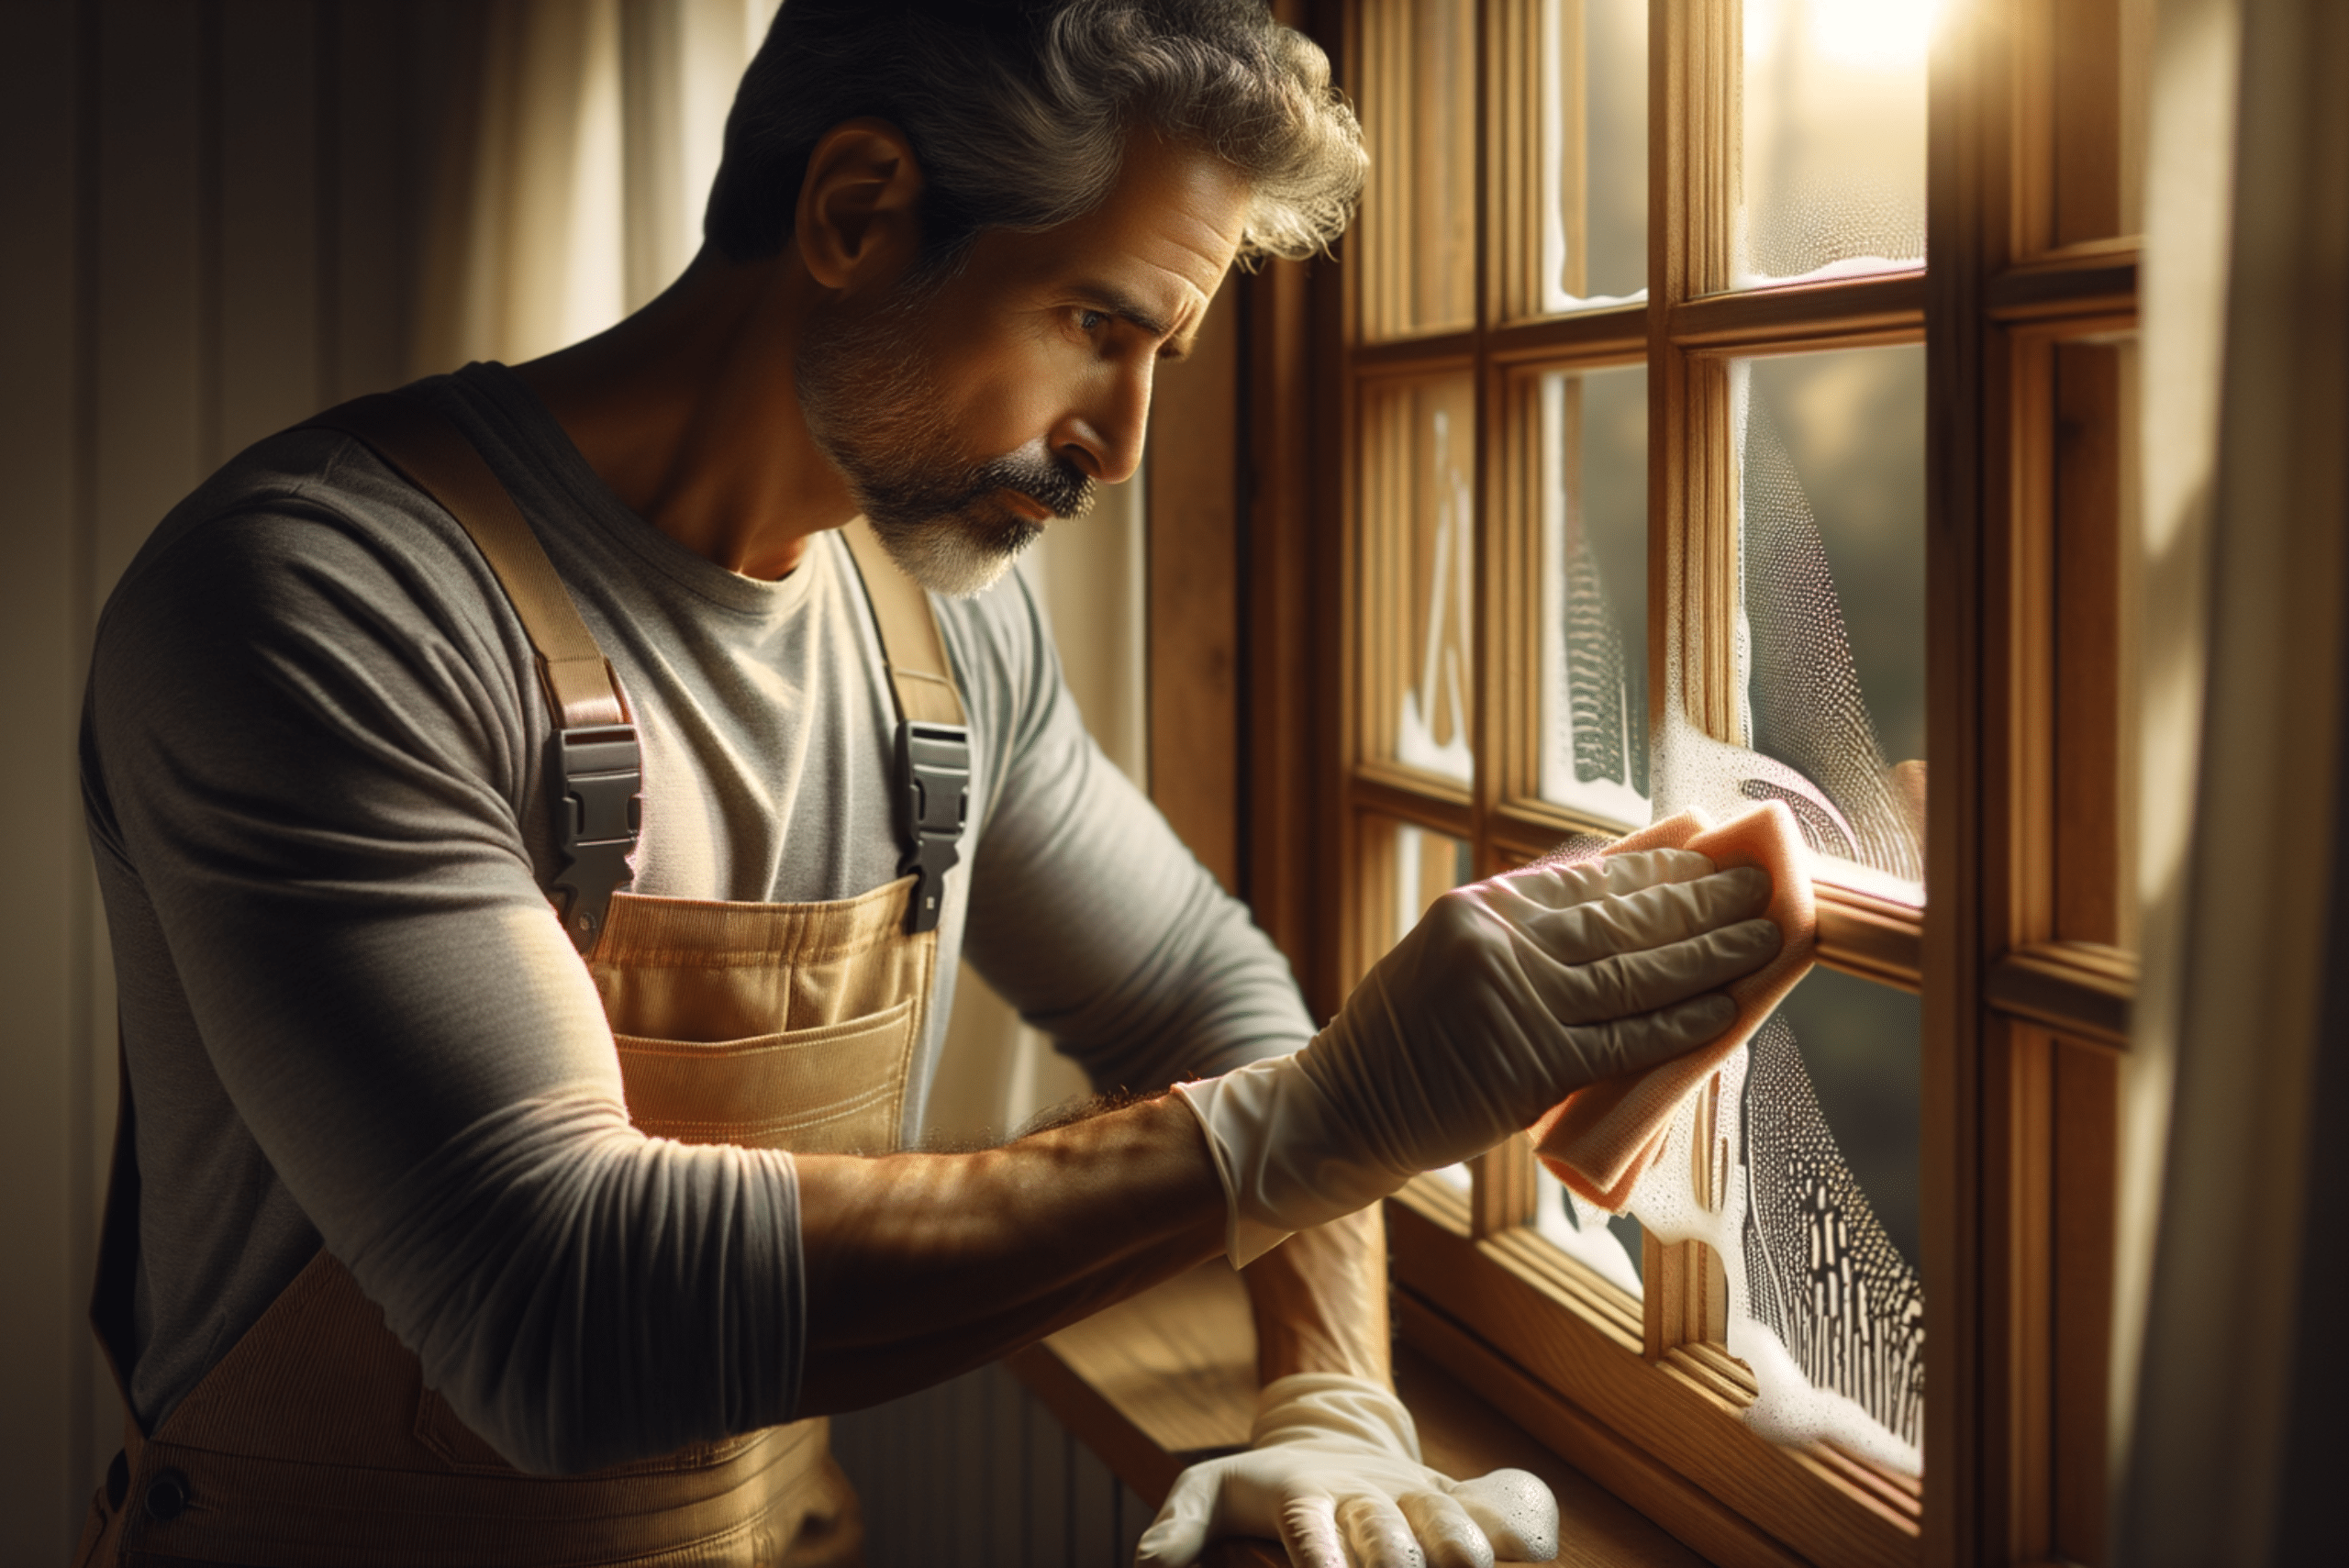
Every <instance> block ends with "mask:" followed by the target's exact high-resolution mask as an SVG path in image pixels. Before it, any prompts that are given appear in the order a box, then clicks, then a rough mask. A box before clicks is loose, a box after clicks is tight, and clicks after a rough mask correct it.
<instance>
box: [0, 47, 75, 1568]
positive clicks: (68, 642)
mask: <svg viewBox="0 0 2349 1568" xmlns="http://www.w3.org/2000/svg"><path fill="white" fill-rule="evenodd" d="M79 20H80V18H79V17H77V14H76V11H75V8H74V7H73V6H71V5H68V4H64V3H61V0H51V3H43V4H37V5H25V6H16V7H13V8H11V9H10V10H9V11H8V12H7V14H6V17H5V19H0V147H6V149H7V150H8V151H7V155H6V158H5V159H0V301H4V302H5V303H0V364H6V366H7V367H8V369H7V374H6V376H5V377H0V480H5V484H0V542H5V544H6V551H7V554H6V573H5V575H0V667H5V668H6V670H7V672H8V682H9V691H10V694H11V696H12V707H13V711H14V715H15V718H16V722H15V724H14V725H13V726H12V729H13V731H14V733H15V736H16V739H17V745H18V746H19V748H20V751H19V752H18V754H17V758H16V760H15V762H13V763H12V765H11V766H9V767H8V768H6V769H5V770H0V819H5V820H6V822H8V823H9V824H10V825H11V831H10V835H9V845H10V849H9V881H10V884H11V889H12V897H11V899H10V908H11V910H12V914H11V916H10V917H9V918H8V919H7V922H6V926H5V928H0V935H5V939H6V940H0V993H5V995H6V996H7V997H8V998H9V1005H8V1007H7V1009H6V1012H5V1014H0V1061H5V1062H6V1064H7V1084H8V1092H7V1093H6V1095H0V1214H5V1216H6V1226H5V1229H6V1235H7V1237H8V1244H9V1263H8V1267H7V1269H6V1271H0V1412H6V1417H5V1419H0V1559H5V1560H6V1561H8V1562H61V1561H62V1560H63V1558H64V1554H65V1551H66V1549H67V1548H68V1546H69V1545H70V1544H71V1541H72V1537H71V1536H70V1535H68V1534H67V1533H66V1532H67V1530H68V1529H69V1528H71V1527H72V1525H74V1524H76V1523H78V1522H79V1519H78V1508H79V1506H80V1505H81V1504H83V1501H84V1500H85V1499H86V1497H87V1496H88V1488H89V1487H90V1485H92V1484H93V1482H94V1476H93V1474H92V1473H90V1472H88V1471H87V1469H86V1468H85V1466H84V1463H83V1452H84V1451H85V1450H86V1449H87V1447H88V1446H89V1444H90V1437H89V1415H88V1407H89V1405H90V1403H91V1402H90V1401H89V1399H88V1398H87V1396H86V1393H85V1390H86V1388H87V1385H88V1383H89V1379H90V1373H91V1362H92V1360H93V1358H92V1357H91V1356H90V1355H89V1354H88V1352H87V1350H86V1348H84V1347H85V1346H86V1341H87V1340H88V1335H87V1333H86V1331H85V1330H83V1327H82V1324H83V1316H82V1314H83V1303H84V1299H85V1290H86V1281H87V1279H88V1277H89V1274H88V1268H89V1251H90V1250H89V1242H88V1237H89V1235H90V1233H91V1229H92V1224H93V1210H92V1207H91V1203H90V1193H89V1184H88V1179H87V1174H86V1172H87V1168H88V1166H89V1164H90V1158H89V1149H88V1129H89V1116H88V1102H89V1095H90V1084H89V1082H88V1078H87V1073H86V1062H84V1060H83V1053H82V1052H80V1051H77V1050H75V1046H76V1045H77V1043H78V1042H80V1041H81V1040H83V1038H84V1037H85V1035H86V1032H87V1018H86V1014H87V1008H88V1006H89V1001H90V988H89V984H88V976H87V973H86V963H87V959H88V953H89V945H88V944H89V936H90V930H91V927H92V923H93V922H92V919H91V911H90V908H89V903H88V879H87V872H86V870H85V860H84V855H83V850H82V847H81V842H80V839H79V829H78V822H79V817H80V811H81V800H80V795H79V792H78V791H77V789H76V788H75V784H74V767H73V732H74V723H75V720H76V718H77V717H78V710H79V707H80V703H79V696H80V693H79V690H78V686H79V681H78V677H79V674H80V669H81V658H80V654H79V650H80V648H81V646H82V642H83V638H84V637H85V635H86V629H85V628H86V626H87V617H86V613H85V610H86V606H87V604H88V602H89V589H88V586H87V584H86V581H85V572H86V555H85V550H84V548H83V547H84V543H85V541H86V539H87V538H88V529H87V519H86V517H85V516H84V515H83V502H84V499H85V496H86V493H87V485H86V476H85V474H84V473H83V465H84V458H85V455H86V454H85V452H84V450H83V446H82V443H81V442H80V441H79V440H78V439H77V435H78V432H79V430H80V428H81V427H82V425H83V415H84V412H85V409H84V406H83V401H82V399H81V398H80V397H79V395H78V393H79V391H80V388H81V386H82V384H83V381H84V379H85V378H84V377H83V375H81V374H80V373H78V366H79V361H80V360H81V358H82V356H83V350H84V349H85V347H86V344H87V336H86V334H85V333H84V332H83V330H82V328H83V319H82V317H81V316H80V315H79V314H78V313H77V311H76V310H75V308H74V306H75V303H76V300H77V299H78V297H79V295H80V293H81V282H82V280H81V277H80V275H79V267H80V261H81V254H80V253H81V250H82V249H83V248H82V246H81V245H80V243H79V235H78V232H77V231H78V227H79V225H78V216H79V215H78V207H79V206H80V203H79V187H80V186H81V185H82V184H83V183H84V181H83V173H84V170H83V162H82V154H83V149H82V147H81V145H80V136H79V130H80V126H79V121H80V118H81V105H80V103H79V102H78V101H77V88H78V86H79V77H78V74H77V72H76V70H75V65H76V61H77V50H76V47H75V33H76V27H77V22H78V21H79Z"/></svg>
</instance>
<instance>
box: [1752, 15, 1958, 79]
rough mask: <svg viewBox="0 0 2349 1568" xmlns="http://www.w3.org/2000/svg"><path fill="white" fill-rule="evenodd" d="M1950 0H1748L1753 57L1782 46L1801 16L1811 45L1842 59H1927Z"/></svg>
mask: <svg viewBox="0 0 2349 1568" xmlns="http://www.w3.org/2000/svg"><path fill="white" fill-rule="evenodd" d="M1943 3H1944V0H1745V53H1746V58H1747V60H1748V61H1755V60H1759V59H1764V58H1766V57H1768V56H1769V55H1771V54H1773V53H1775V52H1776V50H1777V49H1778V47H1779V45H1780V44H1781V43H1782V42H1791V41H1792V40H1791V39H1787V38H1786V36H1785V35H1786V32H1787V23H1789V22H1795V21H1799V23H1800V24H1801V27H1802V30H1803V32H1804V33H1805V34H1806V35H1808V36H1807V37H1805V38H1804V39H1803V40H1802V45H1801V47H1803V48H1804V50H1805V51H1806V52H1808V53H1811V54H1813V55H1816V56H1817V57H1818V58H1820V59H1822V60H1831V61H1834V62H1835V63H1836V64H1838V65H1847V66H1854V67H1857V68H1859V69H1861V70H1873V71H1892V70H1899V69H1902V68H1904V67H1905V68H1914V67H1916V66H1918V65H1921V64H1922V63H1924V59H1925V49H1926V46H1927V45H1928V44H1929V43H1931V42H1932V36H1933V24H1934V22H1935V21H1936V20H1937V19H1938V17H1939V16H1940V13H1941V10H1942V7H1943Z"/></svg>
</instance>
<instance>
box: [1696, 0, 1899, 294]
mask: <svg viewBox="0 0 2349 1568" xmlns="http://www.w3.org/2000/svg"><path fill="white" fill-rule="evenodd" d="M1744 8H1745V53H1744V74H1743V77H1742V82H1741V92H1740V107H1741V141H1742V148H1741V150H1742V156H1741V159H1740V165H1741V172H1742V186H1741V193H1740V198H1741V199H1740V200H1739V203H1738V221H1737V262H1736V268H1737V276H1736V286H1737V287H1740V288H1757V287H1762V286H1765V285H1766V284H1779V283H1788V282H1792V281H1794V280H1796V279H1800V278H1818V277H1838V276H1847V275H1850V274H1853V273H1859V272H1886V271H1889V270H1893V269H1897V268H1903V267H1917V266H1922V265H1923V264H1924V259H1925V50H1926V44H1927V42H1928V40H1929V39H1930V38H1931V36H1932V31H1933V19H1934V14H1935V12H1936V11H1937V10H1938V9H1939V8H1940V6H1939V0H1745V6H1744Z"/></svg>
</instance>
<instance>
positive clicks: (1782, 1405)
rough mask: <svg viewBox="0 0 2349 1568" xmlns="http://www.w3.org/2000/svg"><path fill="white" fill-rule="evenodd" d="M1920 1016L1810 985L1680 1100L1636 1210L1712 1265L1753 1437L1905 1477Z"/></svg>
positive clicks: (1916, 1392)
mask: <svg viewBox="0 0 2349 1568" xmlns="http://www.w3.org/2000/svg"><path fill="white" fill-rule="evenodd" d="M1920 1018H1921V1009H1920V1006H1919V1004H1918V1000H1917V998H1915V997H1913V996H1911V995H1908V994H1907V993H1905V992H1899V991H1894V990H1890V989H1888V988H1887V987H1883V986H1879V985H1876V984H1871V983H1870V982H1867V981H1864V980H1854V979H1852V978H1850V977H1849V976H1846V975H1842V974H1839V973H1835V972H1834V971H1832V970H1828V969H1823V968H1822V969H1816V970H1813V971H1812V972H1811V973H1810V974H1809V977H1807V978H1806V979H1805V980H1804V981H1803V982H1802V984H1799V985H1798V986H1797V987H1796V988H1795V991H1794V993H1793V995H1790V996H1789V997H1788V998H1787V1001H1786V1003H1785V1004H1784V1005H1783V1006H1780V1007H1779V1009H1778V1011H1777V1012H1776V1014H1775V1015H1774V1016H1773V1017H1772V1018H1770V1019H1769V1021H1767V1022H1766V1023H1765V1024H1764V1025H1763V1026H1762V1028H1761V1029H1759V1030H1758V1031H1756V1033H1755V1035H1754V1037H1753V1044H1752V1046H1751V1047H1750V1048H1749V1049H1748V1050H1747V1051H1742V1052H1740V1053H1739V1054H1738V1055H1737V1056H1735V1057H1732V1058H1731V1060H1730V1062H1729V1063H1728V1064H1727V1065H1725V1066H1724V1067H1723V1068H1722V1070H1721V1072H1720V1073H1719V1074H1718V1075H1717V1077H1716V1079H1715V1080H1714V1082H1715V1084H1718V1095H1717V1097H1716V1096H1715V1095H1714V1093H1713V1091H1710V1090H1709V1091H1706V1092H1700V1093H1699V1094H1697V1095H1691V1096H1690V1098H1689V1102H1688V1104H1687V1106H1683V1107H1682V1109H1681V1110H1680V1112H1679V1114H1678V1115H1677V1116H1676V1117H1675V1119H1674V1122H1673V1124H1672V1128H1671V1130H1670V1131H1669V1132H1668V1133H1667V1134H1666V1135H1665V1136H1666V1141H1665V1144H1664V1151H1663V1152H1662V1155H1661V1157H1660V1158H1659V1159H1658V1160H1657V1162H1656V1163H1655V1164H1654V1166H1653V1168H1651V1169H1650V1170H1649V1172H1648V1173H1647V1174H1646V1175H1644V1176H1642V1178H1641V1180H1640V1184H1639V1185H1638V1186H1637V1187H1636V1188H1635V1189H1634V1190H1633V1192H1632V1195H1631V1210H1632V1212H1633V1213H1634V1214H1636V1215H1637V1216H1638V1217H1639V1218H1640V1220H1641V1222H1642V1225H1644V1226H1645V1227H1646V1229H1647V1230H1648V1231H1649V1232H1651V1233H1653V1235H1655V1237H1656V1238H1657V1239H1658V1240H1661V1241H1663V1242H1664V1243H1666V1244H1671V1243H1675V1242H1684V1241H1701V1242H1703V1243H1704V1244H1705V1245H1707V1246H1708V1247H1709V1248H1711V1249H1712V1251H1713V1252H1714V1254H1715V1255H1716V1256H1717V1257H1718V1258H1719V1259H1720V1263H1721V1269H1722V1273H1723V1275H1724V1283H1725V1284H1726V1294H1727V1296H1728V1324H1727V1332H1726V1335H1725V1339H1726V1341H1727V1348H1728V1350H1729V1352H1730V1353H1731V1355H1733V1356H1736V1357H1738V1358H1739V1359H1740V1360H1742V1361H1743V1362H1745V1363H1746V1364H1747V1365H1748V1366H1750V1367H1751V1368H1752V1369H1753V1376H1754V1383H1755V1385H1756V1386H1757V1388H1758V1390H1759V1393H1758V1395H1757V1396H1756V1398H1755V1401H1754V1403H1753V1406H1752V1407H1750V1408H1749V1410H1748V1411H1747V1414H1746V1420H1747V1424H1748V1425H1749V1426H1751V1427H1752V1428H1753V1429H1754V1430H1755V1431H1756V1432H1758V1433H1759V1434H1761V1435H1762V1436H1764V1437H1766V1438H1769V1439H1771V1440H1774V1441H1777V1442H1786V1443H1805V1442H1812V1441H1820V1440H1825V1441H1831V1442H1834V1443H1837V1444H1840V1445H1841V1446H1842V1447H1843V1448H1845V1449H1847V1450H1850V1451H1853V1452H1855V1453H1860V1454H1864V1455H1865V1456H1867V1457H1869V1458H1871V1459H1874V1460H1876V1462H1879V1463H1881V1464H1884V1465H1887V1466H1888V1467H1890V1468H1892V1469H1895V1470H1898V1471H1902V1472H1905V1473H1909V1474H1915V1473H1918V1472H1919V1470H1920V1467H1921V1462H1922V1461H1921V1449H1922V1446H1923V1436H1924V1364H1925V1363H1924V1350H1925V1347H1924V1294H1923V1289H1922V1286H1921V1285H1920V1283H1919V1277H1918V1273H1917V1268H1916V1263H1915V1261H1914V1258H1915V1251H1914V1250H1915V1248H1916V1245H1917V1241H1916V1236H1917V1188H1918V1164H1919V1157H1920V1139H1919V1131H1920V1126H1921V1118H1922V1106H1921V1103H1920V1089H1919V1084H1920V1072H1919V1059H1920V1037H1921V1028H1920ZM1700 1129H1701V1130H1700ZM1700 1137H1701V1138H1702V1139H1703V1140H1704V1143H1703V1145H1702V1147H1701V1148H1700V1147H1699V1145H1698V1139H1699V1138H1700ZM1713 1171H1722V1172H1725V1173H1726V1180H1725V1181H1722V1182H1721V1183H1720V1186H1719V1188H1718V1189H1714V1188H1713V1187H1712V1183H1713V1182H1714V1181H1715V1180H1716V1178H1714V1177H1713V1176H1711V1175H1710V1174H1709V1173H1711V1172H1713ZM1699 1173H1707V1174H1704V1175H1701V1176H1700V1175H1699Z"/></svg>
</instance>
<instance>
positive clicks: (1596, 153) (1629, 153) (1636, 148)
mask: <svg viewBox="0 0 2349 1568" xmlns="http://www.w3.org/2000/svg"><path fill="white" fill-rule="evenodd" d="M1542 190H1543V191H1544V193H1545V194H1546V201H1547V207H1548V210H1547V211H1546V212H1545V213H1544V214H1543V226H1542V309H1543V310H1548V311H1563V310H1583V309H1587V308H1589V307H1591V306H1601V305H1620V304H1624V303H1627V302H1629V301H1632V300H1641V299H1645V298H1646V297H1647V294H1648V251H1647V238H1648V7H1647V0H1544V4H1543V6H1542Z"/></svg>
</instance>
